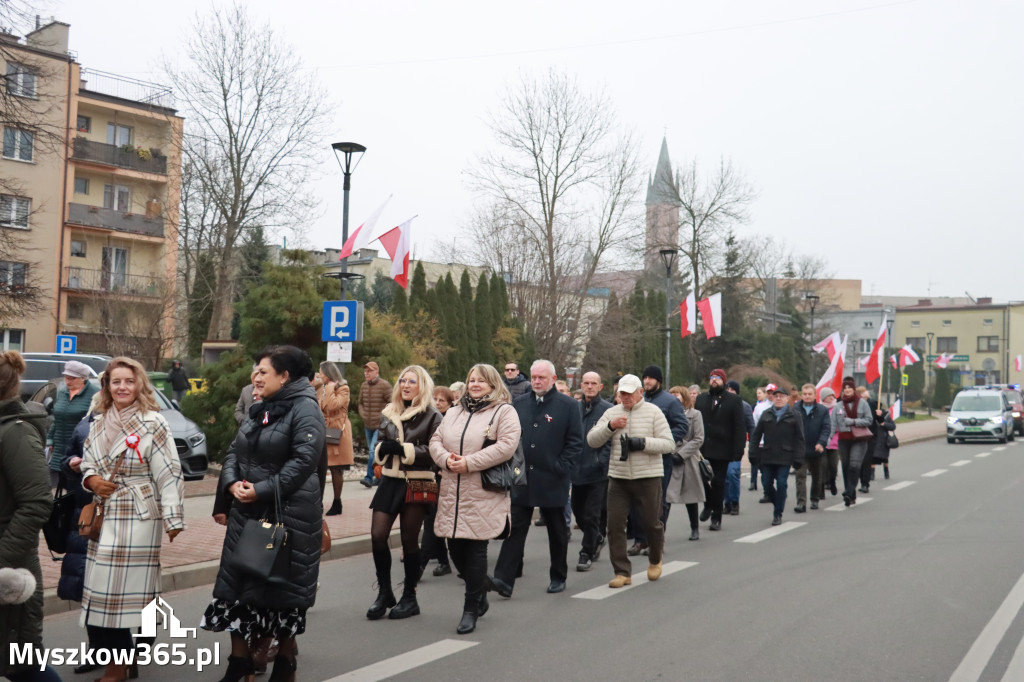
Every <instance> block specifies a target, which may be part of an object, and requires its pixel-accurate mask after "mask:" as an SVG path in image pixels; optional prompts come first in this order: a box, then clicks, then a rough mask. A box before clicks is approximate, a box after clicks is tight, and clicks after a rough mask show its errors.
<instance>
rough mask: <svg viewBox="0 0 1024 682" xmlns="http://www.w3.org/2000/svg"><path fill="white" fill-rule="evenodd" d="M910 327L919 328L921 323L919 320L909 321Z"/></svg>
mask: <svg viewBox="0 0 1024 682" xmlns="http://www.w3.org/2000/svg"><path fill="white" fill-rule="evenodd" d="M910 326H911V327H915V328H916V327H920V326H921V321H920V320H911V321H910Z"/></svg>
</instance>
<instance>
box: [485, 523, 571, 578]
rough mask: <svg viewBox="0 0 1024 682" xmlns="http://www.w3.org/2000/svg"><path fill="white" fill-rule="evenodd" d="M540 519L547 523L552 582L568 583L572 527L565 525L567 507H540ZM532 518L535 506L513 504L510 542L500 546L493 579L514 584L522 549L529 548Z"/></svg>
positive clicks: (520, 561)
mask: <svg viewBox="0 0 1024 682" xmlns="http://www.w3.org/2000/svg"><path fill="white" fill-rule="evenodd" d="M540 515H541V518H543V519H544V522H545V523H546V524H547V525H546V526H545V529H546V530H547V532H548V551H549V552H550V554H551V567H550V569H548V573H549V575H550V577H551V580H552V581H555V580H560V581H563V582H564V581H565V579H566V577H567V576H568V575H569V566H568V562H567V561H566V555H567V553H568V551H569V527H568V526H566V525H565V506H564V505H563V506H561V507H540ZM532 519H533V507H521V506H519V505H516V504H513V505H512V530H511V531H510V532H509V536H508V539H506V540H505V541H504V542H503V543H501V551H500V552H499V553H498V563H497V564H496V565H495V566H494V577H496V578H498V579H500V580H503V581H504V582H505V583H507V584H509V585H513V586H514V585H515V582H516V574H517V573H519V567H520V566H521V565H522V563H523V550H524V549H525V547H526V535H527V533H529V532H530V526H532V525H533V524H532V523H531V521H532Z"/></svg>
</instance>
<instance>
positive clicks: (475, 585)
mask: <svg viewBox="0 0 1024 682" xmlns="http://www.w3.org/2000/svg"><path fill="white" fill-rule="evenodd" d="M562 525H565V524H562ZM487 544H488V541H487V540H466V539H463V538H449V539H448V551H449V553H451V555H452V563H454V564H455V569H456V570H457V571H458V572H459V573H461V574H462V577H463V578H464V579H465V580H466V605H467V609H466V610H468V607H469V606H470V605H476V604H477V602H478V600H479V599H480V597H481V596H483V594H484V590H485V589H487Z"/></svg>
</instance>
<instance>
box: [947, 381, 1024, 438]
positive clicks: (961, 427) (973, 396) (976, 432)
mask: <svg viewBox="0 0 1024 682" xmlns="http://www.w3.org/2000/svg"><path fill="white" fill-rule="evenodd" d="M1013 434H1014V427H1013V409H1012V408H1011V407H1010V404H1009V403H1008V402H1007V401H1006V397H1005V396H1004V395H1003V392H1002V391H1000V390H999V389H971V388H968V389H964V390H963V391H960V392H959V393H957V394H956V398H954V399H953V407H952V408H951V409H950V411H949V417H948V418H947V419H946V442H947V443H957V442H964V441H968V440H990V439H995V440H998V441H999V442H1000V443H1005V442H1006V441H1007V440H1013V438H1014V435H1013Z"/></svg>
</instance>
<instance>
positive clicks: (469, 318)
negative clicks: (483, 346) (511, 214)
mask: <svg viewBox="0 0 1024 682" xmlns="http://www.w3.org/2000/svg"><path fill="white" fill-rule="evenodd" d="M459 301H460V303H461V305H460V306H459V307H460V308H462V314H463V319H464V320H465V325H466V346H465V351H464V354H463V366H464V367H466V369H469V368H470V367H472V366H473V365H474V364H476V363H477V362H479V360H478V358H479V357H480V341H479V339H478V337H477V330H476V311H475V310H474V309H473V284H472V282H470V279H469V271H468V270H463V271H462V279H461V280H460V281H459Z"/></svg>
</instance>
